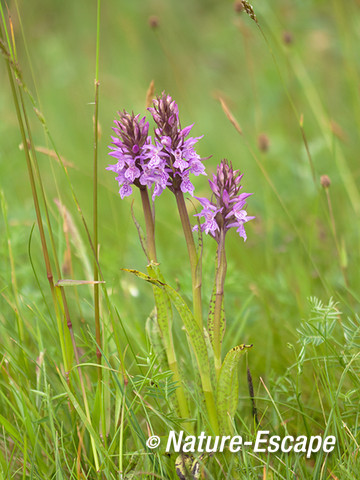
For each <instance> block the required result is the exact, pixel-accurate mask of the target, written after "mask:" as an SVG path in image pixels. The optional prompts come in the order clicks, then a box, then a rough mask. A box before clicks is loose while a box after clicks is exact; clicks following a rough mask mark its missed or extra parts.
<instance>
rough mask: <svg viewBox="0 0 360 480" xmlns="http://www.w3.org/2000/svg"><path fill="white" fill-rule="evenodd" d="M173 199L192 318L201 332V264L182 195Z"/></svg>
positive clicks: (178, 194)
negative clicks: (182, 239)
mask: <svg viewBox="0 0 360 480" xmlns="http://www.w3.org/2000/svg"><path fill="white" fill-rule="evenodd" d="M175 198H176V203H177V207H178V210H179V214H180V220H181V224H182V227H183V231H184V235H185V240H186V245H187V249H188V254H189V260H190V267H191V280H192V294H193V307H194V317H195V320H196V322H197V324H198V325H199V327H200V329H201V330H202V329H203V319H202V302H201V262H200V260H199V256H198V254H197V251H196V247H195V242H194V237H193V234H192V231H191V225H190V220H189V215H188V212H187V209H186V205H185V199H184V194H183V193H182V191H181V190H176V191H175Z"/></svg>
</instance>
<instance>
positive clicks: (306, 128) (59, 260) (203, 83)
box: [0, 0, 360, 480]
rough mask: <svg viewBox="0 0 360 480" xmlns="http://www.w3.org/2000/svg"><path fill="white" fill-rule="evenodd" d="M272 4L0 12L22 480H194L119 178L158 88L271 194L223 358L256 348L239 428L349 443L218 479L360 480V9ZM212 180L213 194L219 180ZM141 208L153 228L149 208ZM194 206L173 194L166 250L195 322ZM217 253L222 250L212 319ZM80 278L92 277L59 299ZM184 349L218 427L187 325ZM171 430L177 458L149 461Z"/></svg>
mask: <svg viewBox="0 0 360 480" xmlns="http://www.w3.org/2000/svg"><path fill="white" fill-rule="evenodd" d="M253 7H254V11H255V13H256V18H257V21H258V23H256V22H255V21H254V20H253V19H251V18H250V17H249V16H248V15H246V14H245V13H237V12H236V11H235V10H234V8H233V5H232V3H231V2H227V3H225V2H214V1H210V0H208V1H205V0H204V1H199V2H191V1H190V0H185V1H183V2H173V1H171V2H150V1H149V2H125V1H122V2H118V3H116V2H109V3H107V4H105V3H103V4H101V5H100V2H98V3H97V4H95V2H94V3H93V4H91V5H90V6H86V8H85V7H84V5H81V4H80V2H65V3H59V4H58V3H57V2H51V3H50V2H48V3H45V2H43V1H40V0H37V1H34V2H31V5H30V4H27V3H25V2H18V1H17V0H15V1H14V2H13V4H11V5H9V10H8V9H7V5H6V4H5V3H4V2H2V3H1V9H2V10H1V13H2V37H3V38H2V40H1V51H2V57H3V58H2V63H1V65H2V67H1V69H0V81H1V86H2V88H1V91H0V105H1V111H2V114H3V121H2V122H1V124H0V160H1V163H0V179H1V180H0V188H1V207H2V209H1V211H2V217H1V221H0V252H1V269H0V293H1V296H0V346H1V351H0V353H1V357H0V429H1V430H0V475H1V476H2V477H3V478H4V479H7V478H9V479H10V478H19V479H20V478H22V479H27V478H39V479H53V478H54V479H61V478H64V479H65V478H66V479H85V478H88V479H92V478H104V479H115V478H128V479H130V478H179V477H178V476H176V473H175V468H174V465H175V459H176V456H175V457H174V455H171V456H169V455H165V454H164V447H163V445H164V444H165V440H164V439H165V437H166V436H167V434H168V432H169V430H172V429H175V430H176V429H179V428H180V427H181V425H183V422H182V419H181V418H180V416H179V415H178V413H177V412H176V411H174V408H173V399H174V396H175V395H176V384H175V383H174V379H173V374H172V373H171V372H169V371H167V370H164V369H161V368H160V367H159V365H160V360H159V357H158V356H157V355H156V354H155V351H154V349H153V347H152V346H151V344H150V340H149V335H148V330H147V329H146V328H145V325H146V322H147V318H148V317H149V315H150V313H151V312H152V310H153V307H154V302H153V297H152V289H151V287H150V286H149V285H148V284H146V283H145V282H143V281H141V280H140V279H138V278H136V277H134V276H131V275H130V274H129V273H126V272H124V271H123V270H122V269H124V268H125V269H126V268H128V269H137V270H140V271H145V270H146V258H145V256H144V255H143V252H142V248H141V245H140V242H139V241H138V233H137V230H136V226H135V225H134V222H133V220H132V216H131V213H130V211H131V200H121V199H120V197H119V195H118V193H117V190H118V188H117V185H116V183H115V182H114V180H113V178H112V175H110V174H109V173H108V172H105V167H106V166H107V164H108V163H109V161H108V156H107V145H108V144H109V143H110V135H111V126H112V122H113V119H114V117H115V113H116V111H117V110H120V109H123V108H126V109H127V110H130V111H131V110H134V111H135V112H138V111H141V112H144V114H145V103H146V92H147V89H148V86H149V84H150V82H151V80H154V84H155V88H156V91H157V93H161V91H162V90H165V91H167V92H168V93H170V94H171V95H172V96H173V97H174V98H176V100H177V103H178V104H179V108H180V112H181V115H182V118H183V121H184V124H185V125H187V124H189V123H193V122H195V126H194V130H195V135H202V134H204V138H203V139H202V140H201V142H199V149H198V151H199V153H200V155H201V156H203V157H206V156H209V155H212V157H211V158H210V159H209V160H207V162H206V163H207V172H208V174H210V172H214V171H215V169H216V164H217V163H218V162H219V160H220V159H221V158H224V157H226V158H228V159H229V160H231V161H232V162H233V164H234V166H235V167H236V168H239V169H240V170H241V171H242V172H244V173H245V176H244V184H245V185H246V186H245V187H244V189H246V191H250V192H254V195H253V197H251V202H249V208H248V211H249V214H251V215H252V214H253V215H255V216H256V220H255V221H253V222H251V223H249V225H248V226H247V233H248V240H247V242H246V243H245V244H243V242H242V240H241V239H239V237H238V236H237V235H236V234H229V236H228V242H227V263H228V274H227V278H226V294H225V308H226V318H227V330H226V334H225V338H224V342H223V351H224V352H227V351H228V350H230V349H231V348H232V347H234V346H236V345H239V344H242V343H247V344H253V347H252V349H251V350H249V352H248V354H247V355H246V356H245V357H243V358H242V360H241V362H240V368H239V373H238V375H239V385H240V393H239V404H238V408H237V413H236V415H235V418H234V420H233V431H234V432H237V433H238V434H240V435H242V436H243V437H246V438H247V439H249V440H253V439H254V438H255V435H256V432H257V431H258V430H259V429H262V430H269V431H270V432H271V433H273V434H277V435H280V436H284V435H287V434H289V435H294V436H298V435H307V436H311V435H322V436H325V435H334V436H335V437H336V439H337V442H336V447H335V450H334V451H333V452H332V453H331V454H329V455H326V454H324V453H323V452H319V453H316V454H314V455H313V456H312V457H311V458H310V459H306V458H305V456H304V455H302V454H294V453H287V454H285V453H281V452H277V453H276V454H256V453H254V452H252V451H251V450H249V449H243V450H242V451H241V452H240V453H239V454H237V455H233V456H227V455H224V456H213V457H209V458H207V457H205V458H204V459H203V460H201V465H202V471H203V476H204V478H209V479H217V478H235V477H234V475H237V477H236V478H244V479H258V478H263V479H294V478H298V479H308V478H309V479H310V478H314V479H339V480H347V479H349V480H350V479H357V478H360V467H359V465H360V462H359V455H360V453H359V442H360V437H359V431H360V427H359V420H360V419H359V414H360V408H359V405H360V388H359V387H360V385H359V384H360V377H359V374H360V369H359V367H360V360H359V348H360V319H359V296H360V293H359V287H360V285H359V281H360V280H359V275H358V274H357V273H356V272H357V271H358V267H357V266H356V265H358V264H359V257H360V242H359V214H360V193H359V183H360V182H359V173H360V171H359V163H358V159H357V157H358V129H359V124H360V108H359V107H360V105H359V92H358V85H359V72H358V63H357V55H356V54H357V44H358V41H359V38H358V37H359V32H358V29H357V26H358V21H359V5H358V2H356V1H355V0H354V1H349V2H346V5H345V4H340V3H339V2H338V1H337V0H332V1H330V2H323V1H312V2H310V1H309V0H307V1H303V2H298V1H296V2H289V1H285V0H276V1H273V2H269V1H264V2H260V1H256V2H255V0H254V2H253ZM151 15H154V16H156V17H157V22H158V25H157V26H156V27H155V26H154V24H155V23H156V22H155V21H154V20H152V25H149V22H148V20H149V17H150V16H151ZM9 73H10V77H9ZM9 78H10V79H11V81H12V84H11V82H9ZM220 99H221V101H220ZM234 127H235V128H234ZM22 130H23V131H22ZM19 145H20V149H19ZM322 175H328V176H329V178H330V180H331V184H330V186H329V187H327V188H323V186H322V185H321V182H320V177H321V176H322ZM195 186H196V192H197V195H198V196H202V195H206V189H207V181H206V179H204V178H197V179H196V180H195ZM188 203H189V205H188V208H189V210H190V211H191V212H192V211H193V210H194V207H193V205H192V203H191V202H188ZM132 208H133V211H134V216H135V217H136V218H137V219H138V220H139V222H140V223H142V214H141V200H140V196H134V204H133V207H132ZM175 209H176V204H175V200H174V198H172V196H171V194H170V192H164V194H163V196H162V197H161V198H159V199H157V200H156V241H157V253H158V259H159V262H160V264H161V269H162V274H163V275H164V277H165V278H166V279H167V281H168V282H169V284H170V285H172V287H174V288H176V289H177V290H178V291H180V292H181V294H182V295H183V297H184V298H185V299H186V301H187V304H188V305H189V306H190V305H191V303H192V286H191V272H190V268H188V267H187V266H186V267H185V265H187V252H186V244H185V241H184V238H183V234H182V230H181V223H180V221H179V219H178V217H177V216H176V215H175V214H174V212H175ZM96 212H97V213H96ZM194 213H195V211H194ZM39 227H40V229H39ZM144 228H145V226H144ZM213 243H214V242H212V241H211V240H210V239H208V238H204V251H203V311H204V314H205V312H206V309H207V308H208V299H209V298H210V296H211V290H212V286H213V274H214V255H215V245H214V244H213ZM97 245H99V248H97ZM64 278H66V279H69V278H71V279H73V280H80V281H82V282H83V283H81V282H78V281H77V282H73V283H70V284H66V283H65V282H63V283H61V282H60V283H57V282H58V281H59V280H60V279H64ZM97 281H101V282H105V283H95V284H94V282H97ZM85 282H86V283H85ZM148 328H149V322H148ZM173 338H174V344H175V349H176V352H177V358H178V362H179V366H180V368H181V370H182V372H183V377H184V388H185V394H186V396H187V398H189V399H191V402H192V405H196V408H194V410H193V411H192V412H191V415H192V419H193V422H192V423H191V425H192V426H193V427H192V428H195V431H196V432H201V431H202V430H204V429H206V428H208V425H206V424H205V423H203V418H204V409H205V407H204V403H203V401H202V399H201V398H200V397H198V396H197V393H196V392H197V389H196V388H195V387H196V384H197V382H198V379H197V378H196V377H195V376H194V369H193V359H192V358H191V357H190V353H189V352H190V350H189V344H188V341H187V337H186V335H185V333H184V330H183V328H182V323H181V319H180V317H179V316H175V321H174V325H173ZM248 368H249V371H250V372H251V377H252V383H253V391H254V392H253V396H252V398H251V395H250V394H249V390H248V381H247V371H248V370H247V369H248ZM254 405H255V407H256V410H257V415H256V416H254ZM256 417H257V419H256ZM152 434H157V435H160V436H161V437H162V439H163V442H162V447H160V449H158V450H153V451H150V450H149V449H148V448H147V447H146V440H147V438H148V436H149V435H152ZM234 472H235V473H234Z"/></svg>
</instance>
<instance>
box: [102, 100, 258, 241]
mask: <svg viewBox="0 0 360 480" xmlns="http://www.w3.org/2000/svg"><path fill="white" fill-rule="evenodd" d="M148 110H149V112H150V113H151V115H152V117H153V119H154V121H155V124H156V127H155V129H154V138H153V139H152V138H151V136H149V135H148V133H149V122H147V121H146V117H143V118H140V115H134V113H132V114H129V113H128V112H126V111H123V112H118V115H119V119H118V120H115V125H116V126H115V127H114V128H113V130H114V132H115V134H116V136H113V137H112V145H111V146H110V149H111V152H110V153H109V155H111V156H112V157H114V158H115V159H116V160H117V163H116V164H114V165H109V166H108V167H107V170H111V171H113V172H115V173H116V174H117V177H116V180H117V181H118V182H119V186H120V190H119V193H120V196H121V198H125V197H127V196H129V195H131V194H132V192H133V188H132V186H133V185H135V186H136V187H138V188H140V189H143V188H146V187H147V188H149V189H152V198H153V200H154V199H155V197H156V196H159V195H161V193H162V192H163V191H164V190H165V189H166V188H169V189H170V190H171V191H172V192H176V191H177V190H180V191H181V192H183V193H190V194H191V195H193V194H194V185H193V184H192V182H191V181H190V174H193V175H196V176H198V175H206V173H205V166H204V163H203V161H204V160H205V159H204V158H201V157H200V156H199V155H198V154H197V153H196V150H195V148H194V146H195V144H196V143H197V141H198V140H199V139H200V138H202V137H189V134H190V131H191V129H192V127H193V125H190V126H187V127H185V128H183V129H182V128H181V124H180V120H179V108H178V105H177V104H176V103H175V101H174V100H173V99H172V98H171V97H170V95H166V94H165V93H163V94H162V96H159V97H157V98H156V99H155V100H154V101H153V107H150V108H148ZM242 176H243V175H240V173H239V171H238V170H233V167H232V164H231V163H229V162H227V161H226V160H222V161H221V163H220V165H218V167H217V174H216V175H213V181H211V180H210V181H209V184H210V188H211V190H212V199H211V200H208V199H207V198H199V197H195V198H197V199H198V200H199V202H200V204H201V205H202V207H203V209H202V211H201V212H200V213H198V214H197V215H196V216H198V217H203V218H204V219H205V222H204V223H202V224H201V231H202V232H205V233H206V234H210V235H211V236H212V237H213V238H215V240H217V241H219V236H220V232H221V231H222V230H224V231H225V232H226V231H227V230H228V229H230V228H231V227H236V231H237V232H238V233H239V235H240V236H241V237H242V238H243V239H244V240H246V233H245V228H244V224H245V223H246V222H248V221H249V220H252V219H253V218H254V217H250V216H248V215H247V212H246V210H244V206H245V204H246V199H247V198H248V197H249V196H250V195H251V194H249V193H240V189H241V188H242V187H241V185H240V181H241V179H242ZM197 228H198V225H195V227H194V230H196V229H197Z"/></svg>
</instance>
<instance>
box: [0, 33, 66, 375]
mask: <svg viewBox="0 0 360 480" xmlns="http://www.w3.org/2000/svg"><path fill="white" fill-rule="evenodd" d="M0 39H1V40H2V39H3V35H2V28H1V27H0ZM6 68H7V73H8V77H9V82H10V87H11V92H12V96H13V100H14V105H15V111H16V115H17V119H18V124H19V129H20V134H21V139H22V143H23V145H24V153H25V159H26V165H27V169H28V175H29V181H30V187H31V193H32V197H33V202H34V207H35V214H36V222H37V225H38V228H39V233H40V241H41V247H42V252H43V257H44V262H45V269H46V277H47V279H48V282H49V286H50V290H51V295H52V299H53V302H54V306H55V312H56V318H57V320H58V322H57V325H58V329H59V337H60V347H61V352H62V357H63V362H64V367H65V370H66V371H68V370H69V365H68V362H67V355H66V353H65V352H66V349H65V343H64V338H63V332H62V327H61V321H60V320H59V312H58V305H57V297H56V292H55V287H54V279H53V274H52V269H51V262H50V257H49V251H48V248H47V243H46V238H45V232H44V226H43V223H42V218H41V212H40V205H39V200H38V196H37V191H36V186H35V178H34V174H33V171H32V166H31V159H30V152H29V148H28V143H27V138H26V134H25V128H24V123H23V119H22V116H21V111H20V105H19V100H18V97H17V92H16V87H15V82H14V78H13V75H12V72H11V68H10V60H9V59H6Z"/></svg>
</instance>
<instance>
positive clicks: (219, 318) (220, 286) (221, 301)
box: [214, 230, 227, 378]
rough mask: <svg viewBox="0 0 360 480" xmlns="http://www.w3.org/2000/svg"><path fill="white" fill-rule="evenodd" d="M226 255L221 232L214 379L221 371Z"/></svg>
mask: <svg viewBox="0 0 360 480" xmlns="http://www.w3.org/2000/svg"><path fill="white" fill-rule="evenodd" d="M226 269H227V263H226V254H225V232H224V230H221V233H220V241H219V244H218V249H217V265H216V274H215V275H216V277H215V284H216V296H215V307H214V357H215V370H216V377H217V378H219V374H220V369H221V342H222V333H223V332H222V327H223V325H222V323H223V321H224V320H223V304H224V283H225V277H226Z"/></svg>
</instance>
